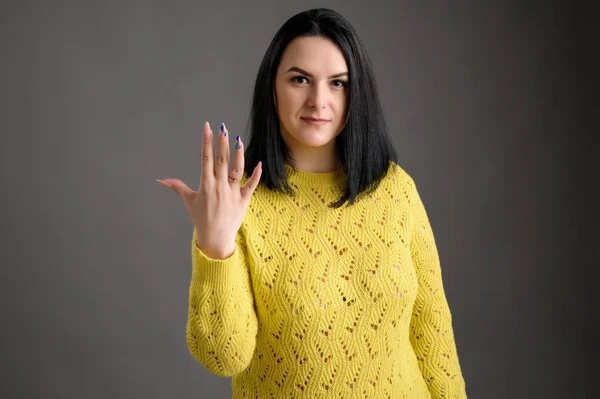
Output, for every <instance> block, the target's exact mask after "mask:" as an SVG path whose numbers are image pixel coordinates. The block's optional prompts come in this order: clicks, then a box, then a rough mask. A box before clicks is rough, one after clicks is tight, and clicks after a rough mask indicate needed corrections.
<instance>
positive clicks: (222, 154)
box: [215, 123, 229, 182]
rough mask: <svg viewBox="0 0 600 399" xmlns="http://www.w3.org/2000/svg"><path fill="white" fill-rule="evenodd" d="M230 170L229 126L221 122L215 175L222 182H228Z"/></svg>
mask: <svg viewBox="0 0 600 399" xmlns="http://www.w3.org/2000/svg"><path fill="white" fill-rule="evenodd" d="M228 172H229V135H228V134H227V127H225V124H224V123H221V128H220V129H219V138H218V139H217V156H216V157H215V177H216V179H217V180H220V181H221V182H227V181H228V180H227V173H228Z"/></svg>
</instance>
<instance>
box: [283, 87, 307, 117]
mask: <svg viewBox="0 0 600 399" xmlns="http://www.w3.org/2000/svg"><path fill="white" fill-rule="evenodd" d="M278 98H279V101H280V105H279V109H280V111H281V113H282V114H286V115H285V117H287V118H289V117H293V115H295V114H296V113H298V111H299V109H300V107H301V106H302V99H301V98H300V96H299V95H298V93H294V92H293V91H289V90H288V91H285V90H284V91H283V92H282V93H281V95H280V96H279V97H278Z"/></svg>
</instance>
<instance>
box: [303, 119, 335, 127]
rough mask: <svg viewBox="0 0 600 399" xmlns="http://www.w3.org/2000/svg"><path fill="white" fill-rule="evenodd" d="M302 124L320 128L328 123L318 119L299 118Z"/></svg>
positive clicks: (325, 120)
mask: <svg viewBox="0 0 600 399" xmlns="http://www.w3.org/2000/svg"><path fill="white" fill-rule="evenodd" d="M301 119H302V120H303V121H304V122H306V123H307V124H308V125H311V126H321V125H324V124H326V123H329V121H328V120H327V119H318V118H301Z"/></svg>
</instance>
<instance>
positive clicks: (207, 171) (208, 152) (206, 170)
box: [200, 122, 215, 186]
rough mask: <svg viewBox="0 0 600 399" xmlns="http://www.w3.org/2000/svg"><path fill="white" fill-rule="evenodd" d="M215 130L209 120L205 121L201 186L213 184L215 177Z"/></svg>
mask: <svg viewBox="0 0 600 399" xmlns="http://www.w3.org/2000/svg"><path fill="white" fill-rule="evenodd" d="M213 153H214V151H213V132H212V130H211V128H210V124H209V123H208V122H204V131H203V133H202V169H201V170H200V186H202V184H203V183H204V184H211V183H212V182H213V181H214V179H215V175H214V159H213V158H214V154H213Z"/></svg>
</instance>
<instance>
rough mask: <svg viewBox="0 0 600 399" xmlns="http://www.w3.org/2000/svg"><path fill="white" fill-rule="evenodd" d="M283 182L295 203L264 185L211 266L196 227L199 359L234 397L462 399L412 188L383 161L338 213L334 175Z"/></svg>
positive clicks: (193, 326)
mask: <svg viewBox="0 0 600 399" xmlns="http://www.w3.org/2000/svg"><path fill="white" fill-rule="evenodd" d="M286 173H287V175H288V179H289V182H290V184H291V186H292V187H293V188H294V190H295V191H296V196H294V197H292V196H289V195H285V194H282V193H276V192H274V191H271V190H269V189H267V188H266V187H265V186H264V185H262V184H261V185H259V187H258V188H257V189H256V191H255V192H254V194H253V196H252V199H251V202H250V205H249V207H248V211H247V213H246V215H245V218H244V221H243V223H242V226H241V228H240V230H239V231H238V233H237V237H236V249H235V251H234V253H233V254H232V255H231V256H230V257H229V258H227V259H224V260H217V259H211V258H208V257H207V256H206V255H205V254H204V253H203V252H202V251H201V250H200V249H199V248H198V246H197V244H196V234H199V232H197V231H196V230H195V229H194V232H193V234H192V248H191V250H192V254H191V255H192V276H191V284H190V288H189V310H188V320H187V327H186V338H187V344H188V347H189V350H190V352H191V354H192V355H193V356H194V358H195V359H197V360H198V361H199V362H200V363H201V364H202V365H204V367H206V368H207V369H208V370H210V371H211V372H213V373H215V374H217V375H220V376H231V377H232V391H233V397H234V398H371V399H376V398H410V399H421V398H436V399H437V398H445V399H450V398H466V391H465V381H464V379H463V376H462V373H461V368H460V365H459V359H458V354H457V349H456V345H455V341H454V334H453V329H452V318H451V314H450V309H449V306H448V303H447V299H446V296H445V293H444V288H443V284H442V272H441V268H440V261H439V257H438V252H437V249H436V245H435V239H434V235H433V232H432V229H431V226H430V223H429V220H428V217H427V213H426V211H425V208H424V206H423V202H422V201H421V198H420V197H419V194H418V192H417V189H416V186H415V183H414V181H413V179H412V178H411V177H410V176H409V175H408V174H407V173H406V172H405V171H404V169H402V168H401V167H400V166H399V165H397V164H396V163H394V162H391V163H390V167H389V169H388V172H387V175H386V176H385V178H384V179H383V180H382V181H381V183H380V185H379V186H378V188H377V189H376V190H375V191H374V192H373V193H371V195H369V196H366V197H364V198H363V199H362V200H360V201H358V202H356V203H355V204H354V205H352V206H349V207H346V206H343V207H341V208H339V209H333V208H329V207H328V206H327V205H328V204H329V203H331V202H335V201H336V200H337V199H338V198H339V197H340V196H341V194H342V192H343V187H344V184H345V179H346V175H345V173H344V172H343V170H342V169H338V170H336V171H333V172H328V173H310V172H303V171H297V170H294V169H293V168H291V167H290V166H288V165H286ZM246 179H247V177H246V176H245V177H244V179H243V182H245V180H246ZM202 234H210V232H202Z"/></svg>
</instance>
